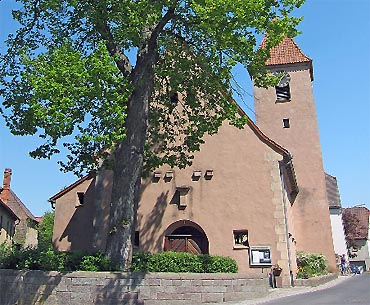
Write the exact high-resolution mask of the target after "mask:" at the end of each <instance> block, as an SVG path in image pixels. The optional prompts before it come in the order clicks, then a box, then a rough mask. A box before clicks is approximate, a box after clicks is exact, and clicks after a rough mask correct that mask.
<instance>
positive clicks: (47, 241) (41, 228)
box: [37, 212, 54, 250]
mask: <svg viewBox="0 0 370 305" xmlns="http://www.w3.org/2000/svg"><path fill="white" fill-rule="evenodd" d="M53 227H54V212H45V213H44V215H43V217H42V222H41V223H40V224H39V225H38V226H37V233H38V238H37V239H38V249H39V250H49V249H53V244H52V237H53Z"/></svg>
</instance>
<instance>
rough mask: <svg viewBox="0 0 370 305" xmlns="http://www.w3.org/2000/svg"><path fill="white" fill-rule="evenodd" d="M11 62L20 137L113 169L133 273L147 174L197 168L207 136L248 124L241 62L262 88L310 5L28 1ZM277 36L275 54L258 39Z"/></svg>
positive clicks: (118, 220)
mask: <svg viewBox="0 0 370 305" xmlns="http://www.w3.org/2000/svg"><path fill="white" fill-rule="evenodd" d="M19 2H20V4H21V8H20V9H18V10H14V11H13V18H14V19H16V20H18V21H19V23H20V28H19V29H18V30H17V31H16V33H14V34H12V35H10V36H9V38H8V40H7V46H8V48H7V50H6V52H5V53H4V54H2V57H1V66H0V67H1V68H0V69H1V70H0V73H1V75H0V76H1V85H2V87H1V94H2V96H3V97H4V103H3V107H2V112H3V115H4V117H5V119H6V122H7V125H8V127H9V128H10V130H11V132H12V133H13V134H15V135H38V136H39V137H40V138H41V139H43V140H44V142H43V143H42V144H41V145H40V146H39V147H37V148H36V149H35V150H34V151H33V152H31V156H33V157H37V158H40V157H46V158H49V157H50V156H51V155H52V154H54V153H58V152H59V149H58V147H59V146H58V144H59V143H60V142H61V143H63V145H64V146H65V147H66V148H68V149H69V151H70V154H69V155H68V156H67V161H66V162H65V161H64V162H60V164H61V166H62V168H64V169H65V170H72V171H74V172H76V173H81V172H83V171H91V170H94V169H96V168H98V167H99V166H101V161H102V160H105V161H106V162H104V166H109V167H110V168H112V169H113V172H114V176H113V190H112V199H111V200H112V201H111V214H110V230H109V232H110V233H109V236H108V242H107V248H106V253H107V254H108V255H109V256H110V257H111V258H112V259H113V260H114V261H115V262H118V263H119V264H120V265H121V267H122V268H127V266H128V265H127V264H128V262H129V258H130V251H131V233H132V231H133V230H132V229H133V227H134V225H135V219H136V208H137V204H138V201H139V189H140V182H141V177H142V175H143V173H144V172H148V171H149V170H150V169H151V168H154V167H157V166H159V165H161V164H165V163H166V164H169V165H171V166H178V167H180V168H182V167H184V166H186V165H188V164H191V159H192V153H193V152H194V151H196V150H199V148H200V145H201V144H202V137H203V135H204V134H205V133H208V134H214V133H216V132H217V130H218V128H219V126H220V125H221V124H222V122H223V121H224V120H228V121H230V122H231V123H232V124H234V125H235V126H237V127H242V126H243V124H245V121H246V118H245V117H241V116H240V115H239V114H238V108H237V105H236V104H235V102H234V101H233V100H232V99H231V96H232V94H233V92H234V89H235V86H234V85H233V84H235V83H234V79H233V74H232V72H233V68H234V67H235V66H236V65H237V64H240V65H242V66H244V67H245V68H246V69H248V71H249V72H250V74H251V76H252V77H253V78H254V81H255V82H256V83H257V84H259V85H262V86H267V85H271V84H272V83H273V82H274V81H276V78H274V77H271V76H269V75H268V74H266V71H264V69H263V68H264V63H265V61H266V59H267V57H268V55H269V52H268V50H269V49H270V48H271V47H273V46H275V45H277V44H278V43H279V42H280V41H281V40H282V39H283V38H284V37H286V36H294V35H296V34H297V32H296V29H295V28H296V25H297V24H298V23H299V21H300V18H295V17H292V16H291V13H292V11H293V10H294V8H296V7H299V6H300V5H301V4H302V3H303V2H304V0H244V1H241V0H232V1H228V0H185V1H183V0H121V1H117V0H109V1H108V0H107V1H106V0H99V1H98V0H95V1H94V0H89V1H87V0H64V1H63V0H19ZM262 35H267V38H268V39H267V42H266V48H264V49H258V48H257V38H260V37H261V36H262Z"/></svg>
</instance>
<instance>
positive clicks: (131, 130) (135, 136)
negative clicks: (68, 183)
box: [106, 48, 156, 270]
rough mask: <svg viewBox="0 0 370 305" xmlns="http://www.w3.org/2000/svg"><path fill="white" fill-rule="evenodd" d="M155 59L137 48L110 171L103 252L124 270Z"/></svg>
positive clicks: (133, 221) (128, 256) (134, 215)
mask: <svg viewBox="0 0 370 305" xmlns="http://www.w3.org/2000/svg"><path fill="white" fill-rule="evenodd" d="M155 59H156V56H155V52H154V51H153V49H152V51H150V50H149V51H148V48H143V49H142V50H141V51H139V54H138V58H137V63H136V66H135V69H134V71H133V73H132V84H133V85H134V90H133V92H132V95H131V97H130V99H129V103H128V107H127V118H126V122H125V127H126V138H125V139H124V140H123V141H122V142H121V143H120V145H118V146H117V148H116V150H115V152H114V156H113V157H114V169H113V171H114V173H113V187H112V197H111V207H110V225H109V230H108V237H107V244H106V254H107V255H108V257H109V258H110V259H111V260H112V262H113V263H115V264H117V265H118V266H119V267H120V268H121V269H122V270H128V268H129V267H130V263H131V257H132V243H133V233H134V232H135V226H136V218H137V207H138V202H139V200H140V198H139V196H140V186H141V175H142V170H143V159H144V144H145V140H146V134H147V127H148V109H149V101H150V98H151V94H152V92H153V84H154V71H153V66H154V63H155Z"/></svg>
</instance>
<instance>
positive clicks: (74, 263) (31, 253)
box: [0, 243, 117, 271]
mask: <svg viewBox="0 0 370 305" xmlns="http://www.w3.org/2000/svg"><path fill="white" fill-rule="evenodd" d="M0 268H1V269H18V270H21V269H26V270H46V271H77V270H80V271H112V270H117V269H116V268H115V267H114V266H113V264H112V263H111V262H110V261H109V259H108V258H107V257H105V256H104V254H102V253H100V252H98V253H96V254H94V255H90V254H86V253H83V252H64V253H61V252H55V251H53V250H52V249H50V248H49V249H44V250H40V249H34V248H25V249H24V248H20V247H17V246H14V245H9V244H5V243H3V244H1V245H0Z"/></svg>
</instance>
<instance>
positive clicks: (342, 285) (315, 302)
mask: <svg viewBox="0 0 370 305" xmlns="http://www.w3.org/2000/svg"><path fill="white" fill-rule="evenodd" d="M275 290H276V291H273V292H272V293H271V294H270V295H269V296H268V297H266V298H264V299H260V300H253V301H252V300H250V301H244V302H240V303H233V305H254V304H266V305H283V304H284V305H350V304H355V305H370V274H369V273H364V274H361V275H355V276H350V277H340V278H339V279H337V280H335V281H333V282H329V283H327V284H325V285H323V286H319V287H314V288H307V287H305V288H303V287H301V288H298V287H295V288H290V289H275Z"/></svg>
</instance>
